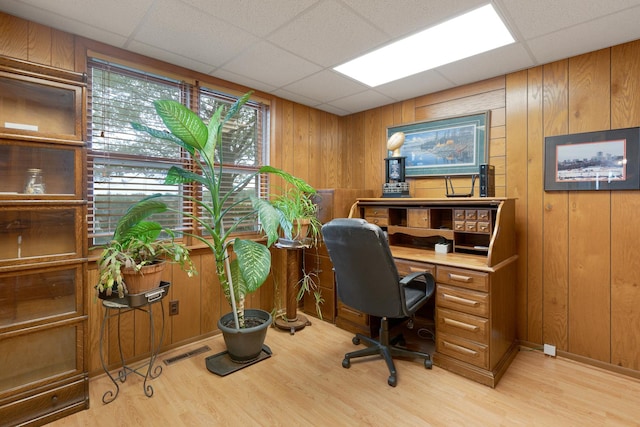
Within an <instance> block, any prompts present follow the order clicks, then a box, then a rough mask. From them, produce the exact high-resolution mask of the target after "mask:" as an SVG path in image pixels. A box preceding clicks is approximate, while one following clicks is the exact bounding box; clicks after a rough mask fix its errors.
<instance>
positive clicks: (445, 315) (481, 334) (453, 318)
mask: <svg viewBox="0 0 640 427" xmlns="http://www.w3.org/2000/svg"><path fill="white" fill-rule="evenodd" d="M436 330H437V331H438V333H445V334H447V335H455V336H458V337H461V338H466V339H469V340H472V341H477V342H478V343H480V344H488V343H489V320H488V319H485V318H482V317H478V316H472V315H470V314H464V313H460V312H459V311H453V310H448V309H446V308H440V307H439V308H438V309H437V310H436Z"/></svg>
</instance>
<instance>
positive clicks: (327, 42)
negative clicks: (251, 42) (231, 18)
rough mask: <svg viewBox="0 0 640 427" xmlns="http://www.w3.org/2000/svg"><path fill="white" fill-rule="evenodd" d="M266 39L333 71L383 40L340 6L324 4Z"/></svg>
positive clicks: (374, 30)
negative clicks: (332, 68)
mask: <svg viewBox="0 0 640 427" xmlns="http://www.w3.org/2000/svg"><path fill="white" fill-rule="evenodd" d="M268 39H269V40H270V41H271V42H273V43H274V44H276V45H277V46H279V47H281V48H282V49H284V50H288V51H289V52H293V53H295V54H296V55H298V56H301V57H303V58H306V59H308V60H309V61H311V62H314V63H316V64H319V65H322V66H325V67H333V66H336V65H339V64H340V63H342V62H344V61H346V60H349V59H352V58H354V57H355V56H357V55H358V54H362V53H365V52H367V51H369V50H371V49H373V48H374V47H376V46H378V45H380V44H381V43H383V42H384V41H385V40H386V36H385V34H384V33H383V32H382V31H380V30H378V29H377V28H375V27H374V26H372V25H371V24H369V23H368V22H367V21H365V20H364V19H362V18H361V17H359V16H358V15H356V14H355V13H353V12H352V11H351V10H350V9H348V8H347V7H345V6H344V5H343V4H341V3H338V2H336V1H334V0H325V1H323V2H322V3H320V4H318V6H317V7H314V8H312V9H310V10H308V11H306V12H305V13H303V14H302V15H300V16H299V17H298V19H296V20H295V21H293V22H291V23H289V24H288V25H285V26H284V27H282V28H281V29H280V30H278V31H276V32H275V33H274V34H272V35H271V36H269V37H268Z"/></svg>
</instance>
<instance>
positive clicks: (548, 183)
mask: <svg viewBox="0 0 640 427" xmlns="http://www.w3.org/2000/svg"><path fill="white" fill-rule="evenodd" d="M639 139H640V128H637V127H635V128H625V129H614V130H605V131H599V132H586V133H576V134H571V135H558V136H548V137H546V138H545V166H544V189H545V191H554V190H634V189H638V188H640V174H639V165H638V161H639V156H638V154H639V148H638V143H639Z"/></svg>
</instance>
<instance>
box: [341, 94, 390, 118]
mask: <svg viewBox="0 0 640 427" xmlns="http://www.w3.org/2000/svg"><path fill="white" fill-rule="evenodd" d="M393 101H394V100H393V99H391V98H389V97H388V96H385V95H382V94H380V93H378V92H376V91H374V90H371V89H369V90H365V91H364V92H360V93H356V94H354V95H349V96H345V97H344V98H340V99H337V100H335V101H331V102H328V104H329V105H331V106H333V107H336V108H339V109H341V110H346V111H349V112H351V113H355V112H359V111H364V110H368V109H370V108H375V107H379V106H381V105H387V104H391V103H392V102H393Z"/></svg>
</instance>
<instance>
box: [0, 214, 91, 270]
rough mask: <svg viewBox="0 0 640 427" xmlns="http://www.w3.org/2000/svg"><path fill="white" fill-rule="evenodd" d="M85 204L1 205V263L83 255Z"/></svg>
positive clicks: (3, 264) (58, 258) (41, 260)
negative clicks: (81, 233)
mask: <svg viewBox="0 0 640 427" xmlns="http://www.w3.org/2000/svg"><path fill="white" fill-rule="evenodd" d="M82 207H83V206H82V205H81V204H80V203H78V204H77V205H76V206H69V205H51V204H35V203H32V204H29V205H25V204H16V205H8V206H7V205H4V206H0V267H3V266H7V265H19V264H25V263H36V262H44V261H55V260H62V259H73V258H81V254H82V243H81V240H80V239H77V238H76V233H77V232H78V231H79V230H81V229H82V226H83V223H82V221H83V218H82Z"/></svg>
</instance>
